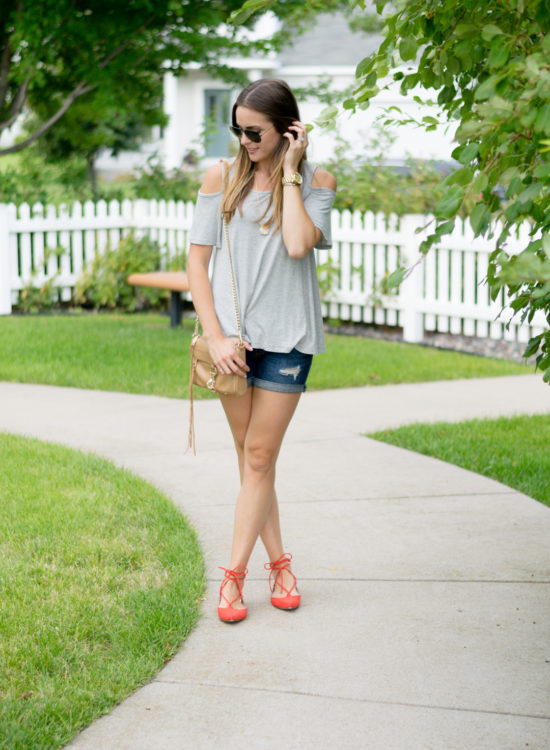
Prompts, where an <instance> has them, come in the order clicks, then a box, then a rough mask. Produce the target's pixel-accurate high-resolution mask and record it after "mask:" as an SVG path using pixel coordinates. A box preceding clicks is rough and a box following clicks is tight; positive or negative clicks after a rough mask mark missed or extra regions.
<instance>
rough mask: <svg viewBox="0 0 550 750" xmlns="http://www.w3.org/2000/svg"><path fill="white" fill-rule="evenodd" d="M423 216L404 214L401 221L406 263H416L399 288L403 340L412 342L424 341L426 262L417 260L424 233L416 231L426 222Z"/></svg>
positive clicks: (409, 264) (407, 264) (408, 264)
mask: <svg viewBox="0 0 550 750" xmlns="http://www.w3.org/2000/svg"><path fill="white" fill-rule="evenodd" d="M422 218H423V217H419V216H415V215H410V216H404V217H403V219H402V222H401V232H402V233H403V235H404V242H403V256H404V260H405V265H406V266H407V267H409V268H410V266H411V264H413V263H414V264H415V265H414V266H413V268H412V270H411V272H410V273H409V275H408V276H407V278H406V279H405V280H404V281H403V282H402V284H401V287H400V289H399V300H400V307H401V325H402V326H403V341H409V342H411V343H415V342H418V341H422V339H423V338H424V316H423V314H422V305H421V301H422V296H423V293H424V264H423V263H422V262H420V263H417V262H416V261H417V260H418V247H419V245H420V243H421V242H422V240H423V239H424V237H423V235H422V234H416V233H415V231H416V229H417V228H418V227H421V226H422V225H423V223H424V222H423V221H422Z"/></svg>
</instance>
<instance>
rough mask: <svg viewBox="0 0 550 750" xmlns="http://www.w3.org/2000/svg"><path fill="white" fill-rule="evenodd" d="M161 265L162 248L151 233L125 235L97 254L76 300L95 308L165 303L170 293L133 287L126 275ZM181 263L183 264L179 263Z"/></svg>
mask: <svg viewBox="0 0 550 750" xmlns="http://www.w3.org/2000/svg"><path fill="white" fill-rule="evenodd" d="M160 265H161V251H160V248H159V246H158V245H157V243H156V242H153V241H152V240H151V239H149V237H140V238H136V236H135V235H134V233H130V234H128V235H127V236H126V237H124V238H123V239H122V240H121V241H120V243H119V244H118V247H117V248H115V249H114V250H109V249H108V250H106V251H105V252H104V253H102V254H100V255H97V256H96V257H95V258H94V260H93V262H92V264H91V266H90V267H88V268H87V269H86V271H85V272H84V273H83V274H82V276H81V277H80V278H79V279H78V281H77V283H76V287H75V292H74V298H73V300H74V302H75V303H76V304H77V305H82V306H83V307H94V308H95V309H100V308H107V309H114V308H119V309H122V310H125V311H127V312H134V311H135V310H137V309H143V308H151V307H158V306H159V305H162V306H163V305H164V303H165V301H166V300H167V299H168V296H169V293H168V292H166V291H161V290H158V289H147V288H140V289H139V290H136V289H134V287H132V286H130V284H128V282H127V281H126V279H127V278H128V276H129V275H130V274H132V273H146V272H147V271H155V270H157V269H158V268H159V267H160ZM180 267H181V266H180Z"/></svg>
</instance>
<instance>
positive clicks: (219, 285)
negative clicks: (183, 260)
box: [189, 161, 335, 354]
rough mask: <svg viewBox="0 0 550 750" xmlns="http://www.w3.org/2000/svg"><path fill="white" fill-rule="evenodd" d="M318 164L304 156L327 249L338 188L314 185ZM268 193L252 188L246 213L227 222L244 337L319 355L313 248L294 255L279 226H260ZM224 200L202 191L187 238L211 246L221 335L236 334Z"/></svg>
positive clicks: (307, 196)
mask: <svg viewBox="0 0 550 750" xmlns="http://www.w3.org/2000/svg"><path fill="white" fill-rule="evenodd" d="M315 169H316V167H315V166H314V165H312V164H310V163H309V162H307V161H305V162H304V163H303V172H302V178H303V182H302V185H301V190H302V197H303V201H304V207H305V209H306V211H307V213H308V215H309V217H310V218H311V220H312V221H313V223H314V224H315V226H316V227H318V228H319V229H320V230H321V232H322V236H321V240H320V241H319V244H318V245H317V247H318V248H329V247H332V238H331V228H330V219H331V209H332V204H333V203H334V198H335V192H334V191H333V190H330V189H329V188H314V187H312V186H311V179H312V177H313V173H314V172H315ZM286 189H287V190H289V189H291V190H295V189H296V188H286ZM269 197H270V193H269V192H267V191H259V190H251V191H250V193H249V194H248V195H247V197H246V198H245V200H244V201H243V203H242V215H241V212H240V211H239V210H237V211H236V212H235V214H234V216H233V218H232V219H231V221H230V222H229V225H228V229H229V241H230V243H231V253H232V257H233V268H234V271H235V281H236V285H237V294H238V297H239V306H240V312H241V325H242V334H243V338H244V339H245V340H246V341H249V342H250V343H251V345H252V347H253V348H254V349H266V350H267V351H271V352H290V351H292V349H294V348H296V349H298V351H300V352H303V353H304V354H319V353H321V352H324V351H325V339H324V331H323V319H322V315H321V303H320V298H319V286H318V282H317V270H316V263H315V254H314V253H313V252H310V253H308V255H307V256H306V257H305V258H294V259H293V258H291V257H290V256H289V255H288V252H287V250H286V248H285V246H284V243H283V238H282V234H281V232H280V231H278V230H276V229H275V226H273V225H272V226H271V227H270V233H269V234H267V235H263V234H261V233H260V224H259V223H258V219H259V218H260V217H261V216H262V214H263V212H264V210H265V207H266V205H267V203H268V202H269ZM221 199H222V193H221V192H218V193H201V192H200V191H199V194H198V198H197V202H196V206H195V212H194V217H193V225H192V227H191V232H190V235H189V239H190V242H191V243H193V244H197V245H212V246H214V257H213V265H212V278H211V285H212V294H213V297H214V307H215V310H216V315H217V317H218V321H219V323H220V328H221V330H222V333H223V334H224V336H236V335H237V325H236V322H235V307H234V304H233V294H232V291H231V271H230V268H229V259H228V255H227V248H226V246H225V238H224V236H223V231H222V219H221V214H220V211H219V209H220V205H221ZM270 210H272V209H270ZM266 218H267V217H266Z"/></svg>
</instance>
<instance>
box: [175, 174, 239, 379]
mask: <svg viewBox="0 0 550 750" xmlns="http://www.w3.org/2000/svg"><path fill="white" fill-rule="evenodd" d="M221 189H222V170H221V165H220V164H215V165H214V166H213V167H211V168H210V169H209V170H208V172H207V173H206V175H205V178H204V182H203V184H202V186H201V193H206V194H208V193H218V192H220V190H221ZM211 256H212V246H211V245H196V244H194V243H191V244H190V245H189V253H188V256H187V279H188V281H189V290H190V292H191V297H192V299H193V305H194V306H195V310H196V312H197V315H198V316H199V319H200V321H201V325H202V329H203V331H204V336H205V338H206V340H207V342H208V348H209V349H210V354H211V355H212V360H213V362H214V364H215V365H216V367H217V368H218V370H219V371H220V372H222V373H223V374H226V375H227V374H229V373H231V372H236V373H238V374H239V375H243V376H244V375H246V371H247V370H248V369H249V368H248V367H247V366H246V363H245V362H243V360H242V359H241V358H240V357H239V356H238V355H237V353H236V351H235V342H236V341H237V340H238V339H237V338H226V337H225V336H224V335H223V333H222V330H221V328H220V324H219V321H218V317H217V315H216V311H215V309H214V298H213V296H212V287H211V285H210V279H209V277H208V266H209V264H210V258H211ZM245 345H246V347H247V348H248V349H252V347H251V346H250V344H246V342H245Z"/></svg>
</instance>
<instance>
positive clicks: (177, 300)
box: [170, 292, 183, 328]
mask: <svg viewBox="0 0 550 750" xmlns="http://www.w3.org/2000/svg"><path fill="white" fill-rule="evenodd" d="M182 314H183V301H182V299H181V292H170V327H171V328H175V327H176V326H179V325H180V324H181V318H182Z"/></svg>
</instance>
